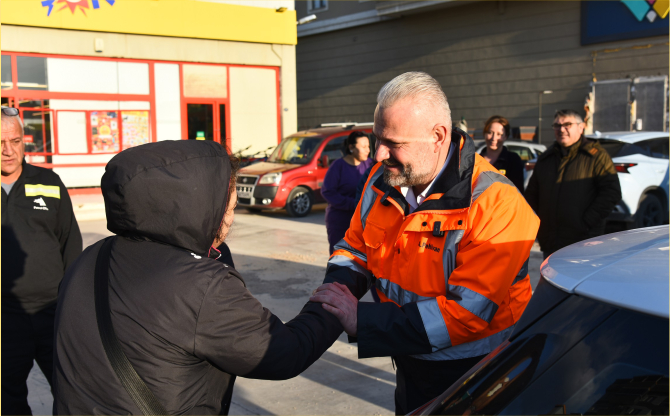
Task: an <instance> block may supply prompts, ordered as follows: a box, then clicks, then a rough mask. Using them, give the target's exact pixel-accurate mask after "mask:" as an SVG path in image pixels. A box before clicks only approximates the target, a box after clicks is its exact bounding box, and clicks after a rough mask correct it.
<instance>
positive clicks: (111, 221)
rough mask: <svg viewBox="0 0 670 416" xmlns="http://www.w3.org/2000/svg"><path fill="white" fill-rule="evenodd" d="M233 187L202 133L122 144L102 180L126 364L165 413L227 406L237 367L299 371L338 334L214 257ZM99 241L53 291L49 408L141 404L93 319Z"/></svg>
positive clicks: (112, 305)
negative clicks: (287, 308) (279, 303)
mask: <svg viewBox="0 0 670 416" xmlns="http://www.w3.org/2000/svg"><path fill="white" fill-rule="evenodd" d="M234 185H235V167H234V166H233V164H231V160H230V158H229V156H228V154H227V153H226V151H225V149H224V148H223V147H222V146H221V145H219V144H217V143H214V142H205V141H166V142H158V143H151V144H147V145H142V146H138V147H135V148H131V149H128V150H125V151H123V152H121V153H119V154H118V155H117V156H115V157H114V158H113V159H112V160H111V161H110V162H109V163H108V164H107V167H106V169H105V174H104V176H103V178H102V192H103V196H104V199H105V209H106V214H107V228H108V229H109V230H110V231H112V232H113V233H115V234H116V236H114V237H110V238H111V239H112V240H113V241H112V242H111V243H109V244H111V252H110V254H109V255H108V256H106V257H105V256H101V257H102V258H103V260H104V259H106V258H108V259H109V267H108V268H107V270H106V271H107V272H108V274H107V276H108V279H109V282H108V285H107V287H108V298H109V308H108V309H107V310H111V324H112V327H113V330H114V332H115V333H116V336H117V338H118V341H119V343H120V346H121V350H122V351H123V353H124V354H125V356H126V357H127V359H128V361H129V363H130V364H131V365H132V367H133V368H134V370H135V371H136V373H137V375H138V376H139V377H140V378H141V380H142V381H143V382H144V383H145V384H146V386H147V387H148V390H149V391H150V392H151V393H152V394H153V396H155V399H156V400H157V402H158V403H160V405H161V406H162V407H163V408H164V409H165V411H166V412H167V413H170V414H222V413H224V414H225V413H227V411H228V407H229V405H230V398H231V396H232V386H233V383H234V380H235V376H243V377H250V378H261V379H272V380H278V379H288V378H291V377H294V376H296V375H298V374H300V373H301V372H302V371H304V370H305V369H306V368H307V367H309V366H310V365H311V364H312V363H313V362H314V361H316V360H317V359H318V358H319V357H320V356H321V354H323V352H324V351H325V350H326V349H327V348H328V347H330V345H332V343H333V342H334V341H335V340H336V339H337V337H338V336H339V335H340V333H341V332H342V326H341V325H340V323H339V321H338V320H337V319H336V318H335V317H334V316H333V315H331V314H330V313H328V312H326V311H325V310H324V309H323V308H322V307H321V305H320V304H315V303H307V304H306V305H305V307H304V308H303V310H302V311H301V312H300V314H299V315H298V316H297V317H295V318H294V319H293V320H291V321H290V322H288V323H286V324H284V323H282V321H281V320H280V319H279V318H277V317H276V316H274V315H273V314H272V313H271V312H270V311H268V310H267V309H265V308H263V306H262V305H261V304H260V302H258V300H256V299H255V298H254V297H253V296H252V295H251V294H250V293H249V291H248V290H247V289H246V287H245V284H244V279H243V278H242V276H240V274H239V273H238V272H237V271H235V269H234V268H233V267H232V266H231V265H229V264H225V263H223V262H221V261H217V260H216V257H218V256H219V254H218V253H217V251H216V250H215V249H213V247H217V246H219V245H220V244H221V243H222V242H223V240H224V238H225V235H226V233H227V231H228V229H229V228H230V225H231V224H232V221H233V216H234V213H233V210H234V208H235V204H236V201H237V196H236V192H235V186H234ZM103 241H107V240H103ZM103 241H100V242H98V243H96V244H94V245H92V246H91V247H89V248H87V249H86V250H85V251H84V252H83V253H82V255H81V256H80V257H79V258H78V259H77V260H76V261H75V263H74V264H73V265H72V267H70V268H69V269H68V271H67V273H66V275H65V277H64V278H63V282H62V285H61V288H60V293H59V297H58V309H57V312H56V338H55V362H54V387H53V388H54V391H53V393H54V414H140V413H141V412H142V410H141V406H140V405H138V402H137V400H136V399H133V398H131V395H130V394H129V393H128V391H127V390H126V388H124V385H123V384H122V383H121V382H120V379H119V377H117V373H116V372H115V369H114V368H113V367H112V365H111V364H110V360H109V359H108V356H107V355H106V352H105V348H104V347H103V343H102V341H101V335H100V332H99V329H98V324H97V321H96V298H95V296H94V276H95V266H96V259H97V257H98V253H99V252H100V250H101V247H102V246H103ZM102 253H103V254H104V253H105V251H104V250H103V252H102ZM100 303H101V304H102V302H100ZM98 318H99V316H98Z"/></svg>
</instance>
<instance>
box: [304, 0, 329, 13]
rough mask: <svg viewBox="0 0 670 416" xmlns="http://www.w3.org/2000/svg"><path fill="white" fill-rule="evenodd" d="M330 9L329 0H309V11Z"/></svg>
mask: <svg viewBox="0 0 670 416" xmlns="http://www.w3.org/2000/svg"><path fill="white" fill-rule="evenodd" d="M326 10H328V0H307V12H308V13H310V12H323V11H326Z"/></svg>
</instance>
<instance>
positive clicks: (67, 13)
mask: <svg viewBox="0 0 670 416" xmlns="http://www.w3.org/2000/svg"><path fill="white" fill-rule="evenodd" d="M86 4H87V5H88V6H89V7H88V8H81V7H78V6H73V7H75V8H74V13H73V12H72V11H71V10H70V9H69V8H68V7H67V6H66V5H65V3H58V0H55V1H54V2H53V9H52V10H51V13H50V15H47V13H48V11H49V8H48V7H43V6H42V4H41V1H40V0H2V2H1V3H0V22H1V23H2V24H9V25H21V26H37V27H47V28H57V29H74V30H90V31H97V32H116V33H129V34H144V35H158V36H171V37H183V38H198V39H217V40H232V41H243V42H258V43H275V44H287V45H295V44H296V43H297V31H296V24H295V21H296V18H295V11H294V10H286V11H284V12H283V13H280V12H277V11H275V10H273V9H270V8H263V7H251V6H239V5H233V4H223V3H211V2H205V1H196V0H116V1H115V2H114V5H110V4H109V3H108V2H107V1H105V0H99V1H98V4H99V8H98V9H93V8H92V7H93V1H92V0H89V1H86ZM251 4H253V3H251ZM63 7H65V9H62V10H61V8H63Z"/></svg>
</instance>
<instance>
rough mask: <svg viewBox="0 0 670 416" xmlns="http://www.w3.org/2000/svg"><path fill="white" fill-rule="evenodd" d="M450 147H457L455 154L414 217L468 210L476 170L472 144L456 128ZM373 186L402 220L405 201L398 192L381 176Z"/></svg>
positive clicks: (453, 131) (466, 136)
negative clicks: (397, 211)
mask: <svg viewBox="0 0 670 416" xmlns="http://www.w3.org/2000/svg"><path fill="white" fill-rule="evenodd" d="M451 145H452V146H456V147H455V149H454V151H455V153H454V154H453V155H452V157H451V158H450V159H449V162H448V164H447V167H446V169H445V170H444V172H443V173H442V174H441V175H440V176H438V177H437V179H436V180H435V183H434V184H433V186H432V188H431V190H430V192H429V193H428V197H427V199H426V200H425V201H423V203H422V204H421V205H419V207H418V208H417V209H416V210H415V211H414V213H417V212H421V211H437V210H439V211H444V210H453V209H463V208H469V207H470V204H471V202H472V171H473V168H474V166H475V144H474V142H473V141H472V138H470V136H468V134H467V133H465V132H463V131H462V130H460V129H458V128H453V130H452V132H451ZM373 186H374V187H375V188H377V189H378V191H379V192H380V193H382V194H383V195H386V196H387V198H390V199H392V200H393V201H394V202H396V204H397V205H398V207H399V208H400V209H401V210H402V211H403V212H404V215H405V216H407V215H408V214H409V204H408V203H407V200H405V197H403V195H402V193H401V192H400V190H399V189H398V188H395V187H392V186H390V185H388V184H386V182H384V176H383V175H380V176H379V178H377V180H376V181H375V183H374V185H373ZM387 194H388V195H387Z"/></svg>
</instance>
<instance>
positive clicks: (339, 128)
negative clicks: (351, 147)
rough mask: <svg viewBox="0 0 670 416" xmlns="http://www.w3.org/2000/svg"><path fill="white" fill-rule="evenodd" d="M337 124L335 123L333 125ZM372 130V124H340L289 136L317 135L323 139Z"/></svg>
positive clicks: (315, 128) (302, 131)
mask: <svg viewBox="0 0 670 416" xmlns="http://www.w3.org/2000/svg"><path fill="white" fill-rule="evenodd" d="M333 124H337V123H333ZM370 129H372V123H369V124H368V123H358V125H356V123H351V124H347V123H342V124H341V125H335V126H327V127H314V128H311V129H307V130H301V131H298V132H295V133H293V134H291V136H306V135H314V136H316V135H319V136H323V137H327V136H330V135H332V134H337V133H343V132H353V131H359V130H370Z"/></svg>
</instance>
